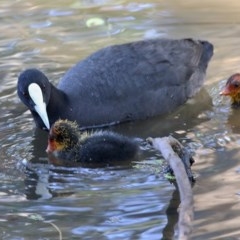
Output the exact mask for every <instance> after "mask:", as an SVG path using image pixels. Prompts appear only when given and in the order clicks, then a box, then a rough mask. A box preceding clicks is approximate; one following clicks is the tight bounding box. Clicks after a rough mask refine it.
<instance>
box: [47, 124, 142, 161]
mask: <svg viewBox="0 0 240 240" xmlns="http://www.w3.org/2000/svg"><path fill="white" fill-rule="evenodd" d="M138 150H139V147H138V144H137V142H136V141H134V140H133V139H131V138H128V137H126V136H122V135H120V134H117V133H114V132H109V131H98V132H95V133H92V134H88V133H86V132H80V131H79V129H78V125H77V124H76V122H71V121H68V120H58V121H56V122H55V123H54V124H53V125H52V127H51V129H50V132H49V137H48V147H47V150H46V151H47V152H48V153H53V154H55V155H56V157H57V158H60V159H61V160H64V161H65V162H66V163H68V162H70V163H71V162H82V163H111V162H114V161H125V160H130V159H133V158H135V157H136V156H137V153H138Z"/></svg>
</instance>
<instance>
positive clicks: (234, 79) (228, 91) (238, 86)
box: [220, 73, 240, 107]
mask: <svg viewBox="0 0 240 240" xmlns="http://www.w3.org/2000/svg"><path fill="white" fill-rule="evenodd" d="M220 95H224V96H230V98H231V100H232V106H233V107H239V106H240V73H235V74H233V75H232V76H230V77H229V78H228V80H227V82H226V85H225V87H224V89H223V90H222V91H221V92H220Z"/></svg>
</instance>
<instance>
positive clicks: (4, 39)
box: [0, 0, 240, 240]
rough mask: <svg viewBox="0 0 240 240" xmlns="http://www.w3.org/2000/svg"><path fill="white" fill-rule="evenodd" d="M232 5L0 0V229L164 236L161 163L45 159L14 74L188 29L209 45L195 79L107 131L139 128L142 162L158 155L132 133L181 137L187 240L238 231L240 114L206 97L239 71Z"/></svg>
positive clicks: (53, 70)
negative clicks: (189, 89) (190, 217)
mask: <svg viewBox="0 0 240 240" xmlns="http://www.w3.org/2000/svg"><path fill="white" fill-rule="evenodd" d="M239 10H240V2H239V1H237V0H229V1H227V2H226V1H220V0H215V1H214V0H210V1H199V0H196V1H190V0H187V1H183V0H180V1H160V0H158V1H156V0H152V1H147V2H146V1H135V2H134V1H130V0H129V1H124V0H121V1H120V0H119V1H111V0H108V1H107V0H105V1H104V0H98V1H97V0H95V1H74V0H73V1H58V2H57V3H55V2H53V1H42V0H41V1H37V0H34V1H26V0H19V1H6V0H2V1H1V2H0V13H1V14H0V28H1V30H2V34H1V37H0V48H1V51H0V56H1V57H0V76H1V77H0V108H1V119H0V141H1V148H0V154H1V161H0V180H1V181H0V202H1V204H0V210H1V217H0V221H1V224H0V238H1V239H7V240H8V239H14V240H18V239H24V240H28V239H51V240H52V239H59V232H58V229H60V231H61V233H62V235H63V239H97V238H98V239H172V238H173V232H174V230H176V222H177V210H176V208H177V207H178V204H179V201H178V197H179V196H178V194H177V192H176V191H175V187H174V185H171V184H170V183H169V182H168V181H167V180H166V179H165V178H164V176H163V174H162V172H161V169H159V171H157V172H156V171H155V170H154V168H151V167H145V168H137V167H135V166H133V165H131V164H130V165H128V166H120V167H114V168H95V169H91V168H73V169H67V168H61V167H58V168H56V167H53V166H51V165H49V164H47V155H46V153H45V148H46V137H47V135H46V133H44V132H42V131H39V130H36V129H35V127H34V124H33V121H32V118H31V115H30V113H29V112H28V111H27V109H26V108H25V107H24V106H23V104H22V103H21V102H20V101H19V99H18V97H17V95H16V81H17V76H18V74H19V73H20V72H21V71H22V70H24V69H26V68H30V67H37V68H39V69H41V70H42V71H44V72H45V73H46V74H47V76H48V77H49V79H50V80H51V81H52V82H53V83H54V84H57V82H58V80H59V78H60V77H61V76H62V74H63V73H64V72H65V71H66V70H67V69H68V68H69V67H71V66H72V65H73V64H74V63H75V62H76V61H78V60H80V59H83V58H84V57H86V56H88V55H89V54H90V53H92V52H94V51H96V50H98V49H100V48H102V47H105V46H108V45H110V44H118V43H124V42H129V41H135V40H139V39H143V38H153V37H171V38H185V37H193V38H196V39H206V40H209V41H210V42H212V43H213V44H214V46H215V55H214V57H213V59H212V61H211V64H210V66H209V68H208V74H207V80H206V82H205V84H204V89H203V90H202V91H201V92H200V93H199V94H198V95H197V96H196V97H195V98H194V99H193V100H191V101H189V102H188V103H187V104H186V105H184V106H182V107H180V108H179V109H178V110H177V111H176V112H174V113H173V114H171V115H169V116H165V117H156V118H153V119H150V120H148V121H139V122H135V123H128V124H123V125H120V126H116V127H112V128H111V129H113V130H115V131H118V132H121V133H124V134H127V135H129V136H133V137H137V138H139V139H140V141H141V145H142V148H143V149H144V152H145V155H144V159H145V160H148V161H149V163H154V161H155V160H156V159H159V155H157V153H156V152H154V151H152V150H151V148H150V147H149V146H148V145H147V144H146V143H145V142H144V139H145V138H146V137H148V136H152V137H156V136H165V135H168V134H173V135H174V136H175V137H177V138H178V139H180V140H181V141H183V142H184V143H186V144H187V145H188V146H189V147H191V149H192V150H194V151H195V153H196V154H195V161H196V163H195V165H194V167H193V170H194V172H195V173H196V175H197V176H198V177H197V183H196V184H195V186H194V188H193V192H194V200H195V220H194V223H193V224H194V231H193V239H239V237H240V230H239V222H240V218H239V216H240V204H239V193H240V189H239V182H240V174H239V172H240V167H239V166H240V160H239V159H240V152H239V138H240V135H239V133H240V122H239V117H240V112H239V111H237V110H234V111H233V110H231V108H230V104H229V101H228V100H227V99H225V98H220V97H219V96H218V92H219V91H220V89H221V87H222V86H223V85H224V83H225V80H226V78H227V77H228V76H229V75H231V74H232V73H235V72H237V71H238V70H239V64H240V58H239V52H240V47H239V37H240V18H239ZM25 162H28V163H29V164H28V166H27V167H26V166H25V165H23V163H25ZM57 228H58V229H57Z"/></svg>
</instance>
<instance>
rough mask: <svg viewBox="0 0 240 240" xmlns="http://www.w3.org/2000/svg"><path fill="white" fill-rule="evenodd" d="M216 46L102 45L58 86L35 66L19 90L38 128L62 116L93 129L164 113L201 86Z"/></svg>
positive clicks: (181, 42) (167, 43)
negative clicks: (101, 47)
mask: <svg viewBox="0 0 240 240" xmlns="http://www.w3.org/2000/svg"><path fill="white" fill-rule="evenodd" d="M212 55H213V45H212V44H211V43H209V42H207V41H195V40H192V39H180V40H172V39H153V40H143V41H138V42H132V43H126V44H121V45H113V46H109V47H106V48H103V49H101V50H99V51H97V52H95V53H93V54H92V55H90V56H89V57H87V58H86V59H84V60H82V61H80V62H78V63H77V64H76V65H75V66H73V67H72V68H70V69H69V70H68V71H67V72H66V74H65V75H64V76H63V78H62V79H61V81H60V82H59V84H58V86H57V87H55V86H53V85H52V84H51V83H50V82H49V80H48V78H47V77H46V76H45V75H44V74H43V73H42V72H41V71H39V70H37V69H28V70H25V71H24V72H22V73H21V74H20V76H19V78H18V84H17V92H18V95H19V98H20V99H21V100H22V102H23V103H24V104H25V105H26V106H27V107H28V108H29V109H30V111H31V113H32V115H33V118H34V120H35V123H36V126H37V127H39V128H41V129H45V130H47V129H49V128H50V127H51V125H52V124H53V123H54V122H55V121H57V120H58V119H69V120H72V121H77V123H78V124H79V125H80V126H81V127H83V128H84V127H85V128H90V127H97V126H103V125H109V124H116V123H120V122H125V121H131V120H137V119H146V118H148V117H152V116H155V115H161V114H166V113H169V112H172V111H173V110H175V109H176V108H177V107H178V106H180V105H181V104H183V103H185V102H186V101H187V99H188V98H190V97H192V96H193V95H194V94H195V93H196V92H197V91H198V90H199V89H200V88H201V86H202V85H203V81H204V78H205V74H206V69H207V66H208V63H209V61H210V59H211V57H212Z"/></svg>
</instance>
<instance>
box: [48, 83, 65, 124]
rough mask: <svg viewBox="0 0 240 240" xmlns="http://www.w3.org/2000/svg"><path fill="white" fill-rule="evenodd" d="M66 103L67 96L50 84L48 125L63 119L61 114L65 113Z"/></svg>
mask: <svg viewBox="0 0 240 240" xmlns="http://www.w3.org/2000/svg"><path fill="white" fill-rule="evenodd" d="M67 102H68V99H67V95H66V94H65V93H64V92H62V91H61V90H59V89H57V88H56V87H55V86H53V85H52V84H51V94H50V99H49V103H48V105H47V113H48V117H49V121H50V125H52V124H53V123H54V122H56V121H57V120H58V119H65V117H64V115H63V114H64V113H66V112H67Z"/></svg>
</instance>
